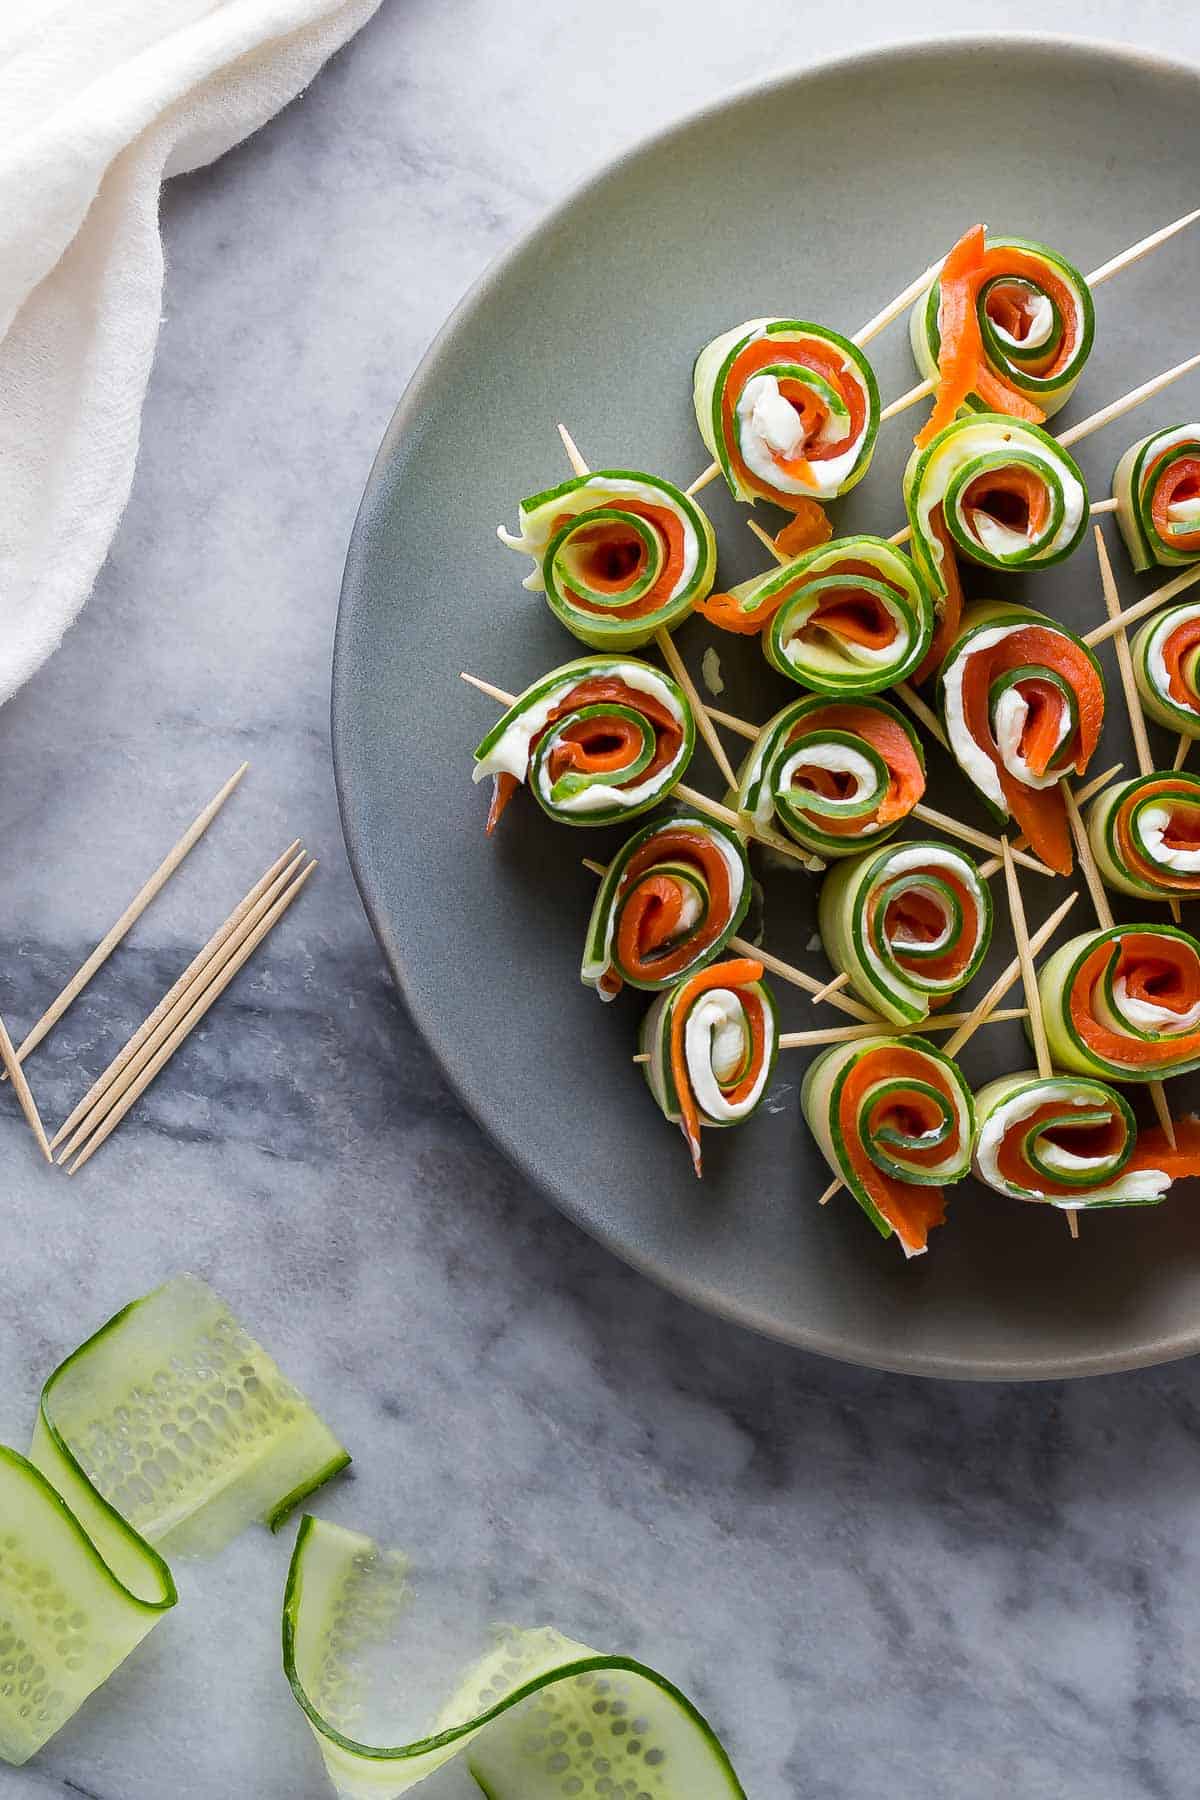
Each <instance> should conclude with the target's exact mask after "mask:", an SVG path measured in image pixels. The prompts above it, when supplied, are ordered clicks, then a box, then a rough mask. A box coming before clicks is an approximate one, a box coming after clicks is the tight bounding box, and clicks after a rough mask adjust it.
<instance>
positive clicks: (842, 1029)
mask: <svg viewBox="0 0 1200 1800" xmlns="http://www.w3.org/2000/svg"><path fill="white" fill-rule="evenodd" d="M971 1017H972V1015H971V1014H970V1013H964V1012H958V1013H933V1014H931V1015H930V1017H929V1018H928V1019H918V1020H916V1021H915V1023H913V1024H911V1025H892V1024H890V1023H889V1022H888V1021H887V1020H885V1019H873V1020H872V1021H871V1022H870V1024H866V1025H830V1026H828V1027H825V1028H823V1029H822V1030H819V1031H781V1032H780V1034H779V1048H780V1049H781V1050H813V1049H816V1048H817V1047H818V1046H819V1045H824V1046H828V1045H830V1044H856V1043H858V1042H860V1041H861V1040H862V1039H864V1038H873V1037H929V1036H930V1035H932V1034H936V1033H937V1032H940V1031H954V1030H955V1029H956V1028H961V1027H962V1025H963V1024H964V1023H965V1022H966V1021H967V1020H968V1019H970V1018H971ZM1027 1017H1028V1013H1027V1012H1026V1009H1025V1008H1024V1007H1023V1006H1008V1007H1004V1008H1002V1009H1001V1010H1000V1011H996V1010H995V1009H993V1010H992V1011H991V1012H990V1013H989V1014H988V1015H987V1017H986V1018H985V1019H980V1020H979V1021H978V1023H977V1024H976V1025H975V1026H974V1027H973V1029H976V1030H977V1029H978V1026H979V1025H1007V1024H1011V1023H1012V1021H1013V1020H1014V1019H1024V1018H1027ZM631 1060H632V1061H633V1062H635V1063H648V1062H649V1061H650V1058H649V1056H648V1055H647V1053H646V1052H645V1051H643V1050H639V1051H638V1052H637V1054H636V1055H635V1056H634V1057H632V1058H631Z"/></svg>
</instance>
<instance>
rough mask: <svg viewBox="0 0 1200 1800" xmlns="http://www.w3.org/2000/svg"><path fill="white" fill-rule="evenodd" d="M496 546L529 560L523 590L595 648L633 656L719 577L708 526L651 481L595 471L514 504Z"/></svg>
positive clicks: (691, 506) (679, 497)
mask: <svg viewBox="0 0 1200 1800" xmlns="http://www.w3.org/2000/svg"><path fill="white" fill-rule="evenodd" d="M497 535H498V537H499V538H500V541H501V543H502V544H507V545H508V547H509V549H510V550H520V551H523V552H524V553H525V554H526V555H527V556H532V558H533V570H532V572H531V573H530V574H529V575H527V576H526V577H525V583H524V585H525V586H526V587H527V588H529V589H531V590H532V591H533V592H535V593H537V592H543V593H544V594H545V596H546V599H547V601H548V602H549V605H550V610H551V612H553V613H554V615H555V617H556V618H558V619H559V620H560V621H561V622H562V624H564V625H565V626H566V628H567V630H568V631H570V632H573V633H574V635H575V636H576V637H577V638H581V639H582V640H583V642H584V643H585V644H591V645H593V646H594V648H595V649H597V650H636V649H637V648H638V646H639V645H641V644H646V643H649V641H650V639H651V638H652V637H653V636H654V633H655V632H656V631H658V630H659V629H660V627H661V628H665V629H666V630H668V631H670V630H673V629H674V627H675V626H676V625H679V624H682V622H683V620H684V619H686V617H687V615H688V614H689V613H690V612H691V610H692V608H693V607H694V606H695V605H696V603H697V601H699V600H703V599H704V598H705V597H706V596H707V594H708V592H709V590H710V589H711V587H712V584H713V578H714V576H715V575H716V571H717V541H716V538H715V537H714V536H713V528H712V526H711V525H710V524H709V522H708V520H707V518H706V517H705V516H704V514H703V512H701V510H700V508H699V507H698V506H697V504H696V502H695V501H694V500H691V499H689V498H688V496H687V495H686V494H685V493H682V492H681V490H680V489H679V488H677V487H673V486H672V484H671V483H670V482H669V481H663V480H661V479H660V478H659V477H658V476H657V475H643V474H641V473H640V472H639V471H638V470H636V469H600V470H598V471H597V472H596V473H595V474H593V475H577V476H575V477H574V478H573V479H572V480H571V481H564V482H562V483H561V484H560V485H559V486H558V487H554V488H547V489H546V491H545V492H544V493H541V494H533V495H531V497H530V498H529V499H528V500H522V502H521V506H520V511H519V513H518V520H517V532H516V534H515V535H514V534H513V533H512V532H510V531H506V530H505V528H504V526H503V525H500V526H498V527H497Z"/></svg>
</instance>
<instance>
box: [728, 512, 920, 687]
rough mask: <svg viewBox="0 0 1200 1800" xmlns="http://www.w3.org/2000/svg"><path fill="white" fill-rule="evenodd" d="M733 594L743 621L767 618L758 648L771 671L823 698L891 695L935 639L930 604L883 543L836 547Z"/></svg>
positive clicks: (900, 556)
mask: <svg viewBox="0 0 1200 1800" xmlns="http://www.w3.org/2000/svg"><path fill="white" fill-rule="evenodd" d="M730 591H731V593H732V594H733V596H734V598H735V599H737V600H739V601H740V602H741V608H742V611H743V612H744V613H748V614H749V613H757V612H760V611H761V610H763V609H764V608H768V609H769V610H770V617H769V619H768V622H767V625H766V628H765V630H764V631H763V634H762V646H763V653H764V655H765V656H766V659H767V661H768V662H769V663H770V664H771V666H772V667H773V668H776V669H778V670H779V673H780V674H781V675H787V676H788V677H789V678H790V679H791V680H792V681H798V682H799V683H800V685H801V687H806V688H812V689H814V691H815V692H817V693H820V694H877V693H880V692H881V691H882V690H883V689H884V688H887V687H894V686H895V684H896V683H897V682H898V681H904V680H906V679H907V677H908V676H909V675H911V674H912V672H913V670H914V669H915V668H916V667H917V666H918V664H919V663H921V662H922V661H923V660H924V657H925V652H926V651H927V650H928V648H929V644H930V640H931V639H932V637H933V623H934V621H933V602H932V600H931V599H930V597H929V595H928V594H927V593H926V591H925V588H924V587H923V585H922V583H921V581H920V579H919V577H918V575H917V572H916V570H915V569H914V568H913V565H912V563H911V562H910V561H909V559H908V557H907V556H905V554H904V552H903V551H902V550H897V548H896V546H895V545H894V544H889V543H888V541H887V539H886V538H877V537H865V536H859V537H848V538H837V539H835V540H834V541H833V542H832V543H828V544H822V545H821V546H820V547H819V548H818V549H815V550H809V551H806V552H805V553H804V554H803V555H802V556H798V557H796V558H794V559H793V560H792V561H791V562H787V563H784V564H783V566H782V567H781V568H778V569H769V570H768V571H767V572H766V574H765V575H758V576H756V577H754V579H752V580H750V581H743V582H741V583H739V585H738V586H737V587H735V588H732V589H731V590H730ZM875 637H878V639H879V640H880V641H879V642H875V641H873V638H875Z"/></svg>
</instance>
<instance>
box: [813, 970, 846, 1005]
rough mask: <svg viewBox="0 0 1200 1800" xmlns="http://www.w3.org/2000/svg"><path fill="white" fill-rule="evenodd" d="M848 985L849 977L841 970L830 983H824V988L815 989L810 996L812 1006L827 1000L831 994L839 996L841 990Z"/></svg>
mask: <svg viewBox="0 0 1200 1800" xmlns="http://www.w3.org/2000/svg"><path fill="white" fill-rule="evenodd" d="M849 985H850V977H849V976H848V975H847V973H846V971H845V969H843V970H842V972H841V974H840V975H835V976H834V977H833V979H832V980H831V981H827V982H826V983H825V986H824V987H821V988H818V989H817V991H816V993H815V994H814V995H813V996H812V1003H813V1005H814V1006H818V1005H819V1004H820V1003H821V1001H822V1000H828V999H829V996H830V995H831V994H840V993H841V991H842V989H843V988H844V987H849Z"/></svg>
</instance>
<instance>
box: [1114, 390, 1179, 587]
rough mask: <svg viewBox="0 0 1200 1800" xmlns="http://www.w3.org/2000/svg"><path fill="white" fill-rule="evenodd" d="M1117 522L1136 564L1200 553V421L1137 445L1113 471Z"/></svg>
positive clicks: (1149, 564) (1141, 566)
mask: <svg viewBox="0 0 1200 1800" xmlns="http://www.w3.org/2000/svg"><path fill="white" fill-rule="evenodd" d="M1113 494H1114V495H1115V496H1116V501H1117V523H1118V524H1119V525H1120V527H1121V536H1122V537H1123V538H1124V539H1125V543H1126V545H1127V546H1128V549H1129V554H1130V556H1131V557H1132V558H1133V566H1134V568H1135V569H1149V568H1152V567H1153V565H1154V564H1155V563H1163V564H1171V563H1192V562H1195V561H1196V560H1197V558H1200V425H1173V426H1172V427H1171V428H1170V430H1168V431H1154V432H1151V434H1150V436H1149V437H1144V438H1142V439H1141V441H1140V443H1137V444H1133V445H1131V447H1130V448H1129V449H1128V450H1127V451H1126V452H1125V454H1124V456H1123V457H1122V458H1121V460H1120V462H1119V463H1118V464H1117V467H1116V472H1115V473H1114V475H1113Z"/></svg>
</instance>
